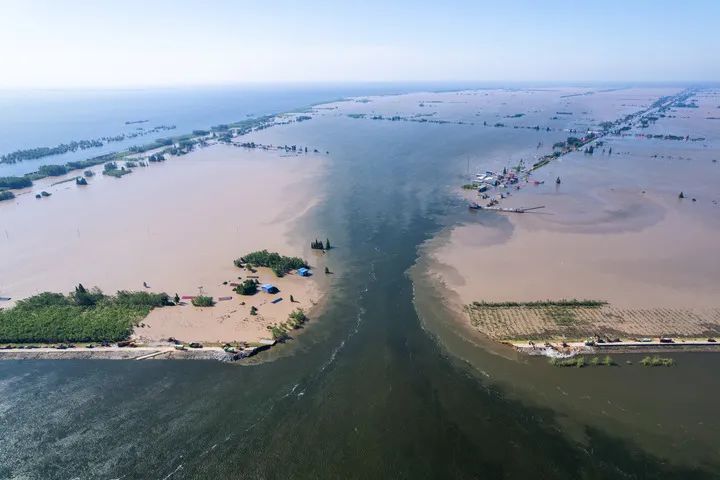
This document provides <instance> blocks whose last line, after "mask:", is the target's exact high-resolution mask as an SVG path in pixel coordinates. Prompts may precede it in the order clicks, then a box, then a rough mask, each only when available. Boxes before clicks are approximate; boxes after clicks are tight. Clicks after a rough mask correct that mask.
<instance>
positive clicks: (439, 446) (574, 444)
mask: <svg viewBox="0 0 720 480" xmlns="http://www.w3.org/2000/svg"><path fill="white" fill-rule="evenodd" d="M534 135H536V134H535V133H533V132H524V131H523V132H509V133H505V134H503V136H502V137H500V138H498V137H497V136H495V133H494V132H491V131H485V132H484V133H482V132H479V130H478V129H472V128H465V127H457V126H451V125H420V124H411V123H404V124H393V125H392V126H391V127H388V124H386V123H383V122H357V121H354V120H350V119H346V118H330V117H328V118H325V119H314V120H313V121H311V122H305V123H303V124H302V125H296V126H292V127H282V128H275V129H271V130H268V131H265V132H262V133H261V134H258V136H257V138H258V140H270V139H273V140H282V143H288V144H291V143H294V142H298V143H300V139H303V141H302V143H304V144H310V145H319V146H322V148H324V149H327V150H330V151H331V152H332V156H331V157H332V159H331V161H330V162H329V164H328V167H327V168H328V172H327V179H326V180H327V186H326V187H323V188H324V189H326V191H325V194H326V196H325V199H324V200H323V202H322V204H321V205H320V206H319V207H318V208H316V209H315V210H314V211H313V213H312V218H310V219H308V226H307V228H308V230H309V231H311V230H314V231H320V232H327V236H328V237H329V238H331V239H333V243H334V244H335V245H336V246H337V248H336V249H335V250H333V251H332V253H331V257H330V258H331V260H330V261H331V268H332V269H333V270H334V271H335V272H336V273H335V275H336V278H335V281H334V285H333V290H332V292H331V294H330V298H329V299H328V301H327V305H326V308H325V309H324V311H323V312H322V314H321V316H320V317H319V318H316V319H313V321H312V325H311V327H310V328H309V329H308V331H307V332H305V333H304V334H303V335H300V336H299V337H298V339H296V340H294V341H292V342H290V343H289V344H288V345H285V346H282V347H280V348H278V349H274V350H273V351H271V352H269V353H268V354H266V355H264V356H260V357H259V358H257V359H256V360H255V361H254V362H252V363H250V364H245V365H227V364H219V363H215V362H189V361H147V362H125V361H62V362H60V361H56V362H53V361H22V362H15V361H12V362H11V361H8V362H2V363H0V431H1V432H2V438H1V439H0V478H160V479H162V478H178V479H180V478H222V477H233V478H467V479H470V478H488V479H490V478H528V476H530V475H532V476H534V477H535V478H548V479H551V478H552V479H555V478H573V479H577V478H583V479H595V478H684V479H688V478H713V466H712V465H700V464H697V465H695V466H691V465H688V464H678V465H676V464H670V463H667V462H666V461H665V460H663V459H660V458H658V457H655V456H653V455H652V454H650V453H647V452H646V451H645V450H643V449H641V448H639V447H638V446H637V445H636V444H634V443H633V442H632V441H628V440H625V438H626V436H619V435H618V436H616V435H613V434H612V433H610V432H608V431H605V430H601V429H598V428H596V427H594V426H588V427H587V428H583V435H584V440H583V442H578V441H577V439H575V438H572V437H571V436H569V435H567V433H566V432H564V431H563V428H561V423H560V422H561V418H560V417H561V415H560V414H559V413H558V412H556V411H554V410H553V409H550V408H545V407H540V406H538V405H537V404H536V403H535V402H530V401H528V402H525V401H523V399H522V398H521V395H518V394H517V392H513V394H512V395H511V394H509V392H508V391H506V387H504V386H503V385H502V384H501V383H494V382H490V381H488V380H486V378H485V377H484V376H483V375H482V374H481V373H480V369H478V368H477V367H476V366H474V365H473V364H472V363H471V362H468V363H466V362H463V361H460V360H458V359H456V357H454V356H452V355H450V354H448V351H447V349H446V346H447V343H446V342H439V341H438V340H437V339H436V338H435V336H434V335H433V334H437V333H438V332H437V331H433V334H431V333H430V332H429V331H427V330H425V329H424V327H423V323H422V322H421V321H420V320H419V318H418V314H417V312H416V308H415V304H414V303H413V294H414V290H413V284H412V282H411V279H410V277H409V276H408V274H407V272H408V269H410V268H411V267H412V266H413V265H414V264H415V262H416V259H417V255H418V252H417V248H418V247H419V246H420V245H421V244H422V243H423V242H424V241H425V240H427V239H429V238H431V237H432V236H433V235H435V234H437V233H438V232H439V231H440V230H441V229H442V227H443V226H444V225H446V224H447V223H451V222H453V221H455V220H456V218H455V215H457V214H456V213H455V212H457V211H459V210H463V209H462V204H461V203H460V201H459V200H458V199H456V198H455V197H454V196H452V195H450V194H449V193H448V189H447V186H448V185H450V184H453V183H457V180H458V173H457V172H458V170H461V171H462V170H463V168H464V162H465V157H464V156H463V155H465V154H466V153H467V152H470V151H472V152H476V153H477V152H480V153H482V152H487V153H488V154H489V153H490V152H492V153H493V155H498V152H501V153H503V152H512V151H515V150H516V149H518V148H526V147H527V146H528V145H529V146H534V145H535V143H537V139H536V138H535V137H534ZM276 143H280V141H277V142H276ZM319 188H320V187H319ZM475 362H476V363H475V365H477V363H478V362H479V363H482V362H487V368H488V369H501V368H506V366H504V365H505V364H504V363H502V362H506V361H505V360H498V359H497V358H496V357H495V356H493V355H489V354H481V356H480V357H479V358H476V359H475ZM512 365H513V366H512V367H509V368H512V369H518V370H520V369H524V370H523V372H525V373H518V375H526V376H528V377H531V376H533V375H546V374H548V373H547V365H546V364H545V363H543V364H542V365H540V364H538V363H536V362H530V363H528V364H523V363H517V362H513V363H512ZM493 373H494V372H493ZM553 374H556V371H555V372H554V373H553ZM703 378H705V377H703ZM578 381H580V382H582V380H581V379H578ZM708 388H709V389H711V390H712V389H714V390H717V388H718V385H717V383H715V384H714V385H711V386H709V387H708ZM678 408H682V405H678ZM708 414H712V412H708ZM580 423H582V422H581V421H580ZM708 456H710V455H708ZM714 478H717V477H714Z"/></svg>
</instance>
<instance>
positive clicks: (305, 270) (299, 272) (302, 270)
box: [297, 267, 310, 277]
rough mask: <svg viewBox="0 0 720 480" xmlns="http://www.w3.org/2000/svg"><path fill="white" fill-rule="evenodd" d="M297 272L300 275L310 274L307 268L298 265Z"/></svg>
mask: <svg viewBox="0 0 720 480" xmlns="http://www.w3.org/2000/svg"><path fill="white" fill-rule="evenodd" d="M297 272H298V275H300V276H301V277H309V276H310V269H309V268H305V267H300V268H298V270H297Z"/></svg>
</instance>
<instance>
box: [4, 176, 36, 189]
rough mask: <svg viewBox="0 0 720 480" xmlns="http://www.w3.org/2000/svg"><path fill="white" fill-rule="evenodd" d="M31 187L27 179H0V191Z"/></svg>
mask: <svg viewBox="0 0 720 480" xmlns="http://www.w3.org/2000/svg"><path fill="white" fill-rule="evenodd" d="M30 186H32V180H30V179H29V178H27V177H0V189H4V188H7V189H11V188H12V189H16V188H26V187H30Z"/></svg>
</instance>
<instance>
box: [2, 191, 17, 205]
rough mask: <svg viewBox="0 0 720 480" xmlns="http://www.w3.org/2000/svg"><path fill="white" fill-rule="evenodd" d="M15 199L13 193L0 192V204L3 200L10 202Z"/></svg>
mask: <svg viewBox="0 0 720 480" xmlns="http://www.w3.org/2000/svg"><path fill="white" fill-rule="evenodd" d="M13 198H15V194H14V193H13V192H9V191H7V190H3V191H0V202H2V201H3V200H12V199H13Z"/></svg>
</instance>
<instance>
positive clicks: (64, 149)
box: [0, 125, 175, 163]
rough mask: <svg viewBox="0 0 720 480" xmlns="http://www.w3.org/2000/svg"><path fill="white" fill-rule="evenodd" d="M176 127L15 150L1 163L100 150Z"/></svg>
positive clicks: (4, 157)
mask: <svg viewBox="0 0 720 480" xmlns="http://www.w3.org/2000/svg"><path fill="white" fill-rule="evenodd" d="M174 128H175V125H158V126H157V127H154V128H151V129H150V130H141V131H137V132H133V133H123V134H120V135H116V136H114V137H101V138H96V139H91V140H73V141H72V142H70V143H61V144H59V145H56V146H54V147H35V148H28V149H24V150H15V151H14V152H10V153H8V154H6V155H2V156H0V163H17V162H22V161H24V160H37V159H38V158H43V157H49V156H52V155H62V154H64V153H68V152H75V151H77V150H87V149H88V148H98V147H102V146H103V145H105V143H111V142H121V141H123V140H126V139H128V138H136V137H141V136H144V135H150V134H153V133H157V132H160V131H163V130H173V129H174Z"/></svg>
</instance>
